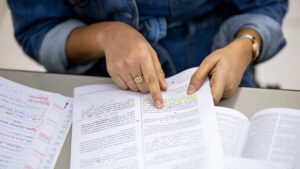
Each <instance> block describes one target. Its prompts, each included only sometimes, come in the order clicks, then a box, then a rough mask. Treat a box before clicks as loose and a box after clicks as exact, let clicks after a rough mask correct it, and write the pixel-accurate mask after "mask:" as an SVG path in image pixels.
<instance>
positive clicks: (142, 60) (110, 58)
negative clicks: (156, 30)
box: [97, 22, 167, 108]
mask: <svg viewBox="0 0 300 169" xmlns="http://www.w3.org/2000/svg"><path fill="white" fill-rule="evenodd" d="M102 32H105V33H101V34H99V35H98V37H97V38H98V39H99V43H102V47H103V49H104V53H105V57H106V63H107V70H108V73H109V75H110V76H111V78H112V80H113V81H114V82H115V83H116V84H117V85H118V86H119V87H120V88H122V89H128V88H129V89H130V90H132V91H141V92H144V93H145V92H149V91H150V93H151V96H152V99H153V102H154V105H155V107H157V108H162V106H163V98H162V95H161V89H162V90H166V88H167V84H166V82H165V75H164V72H163V70H162V68H161V65H160V62H159V60H158V57H157V54H156V52H155V51H154V50H153V49H152V47H151V45H150V44H149V43H148V42H147V41H146V40H145V39H144V37H143V36H142V35H141V34H140V33H139V32H138V31H136V30H135V29H133V28H132V27H130V26H129V25H127V24H124V23H121V22H112V23H111V26H107V27H106V28H104V30H102ZM140 75H143V77H144V80H143V81H142V82H141V83H135V82H134V81H133V79H134V78H135V77H137V76H140Z"/></svg>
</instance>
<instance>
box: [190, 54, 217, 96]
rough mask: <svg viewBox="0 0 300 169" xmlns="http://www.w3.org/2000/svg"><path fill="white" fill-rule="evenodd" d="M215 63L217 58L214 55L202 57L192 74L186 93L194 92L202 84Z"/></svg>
mask: <svg viewBox="0 0 300 169" xmlns="http://www.w3.org/2000/svg"><path fill="white" fill-rule="evenodd" d="M216 63H217V59H216V57H214V56H208V58H206V59H204V60H203V62H202V63H201V64H200V66H199V67H198V69H197V70H196V72H195V73H194V74H193V76H192V78H191V81H190V84H189V87H188V90H187V93H188V94H193V93H195V92H196V91H197V90H198V89H199V88H200V86H201V85H202V84H203V82H204V80H205V79H206V77H207V76H208V74H209V72H211V71H212V70H213V68H214V67H215V65H216Z"/></svg>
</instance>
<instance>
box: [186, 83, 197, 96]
mask: <svg viewBox="0 0 300 169" xmlns="http://www.w3.org/2000/svg"><path fill="white" fill-rule="evenodd" d="M195 90H196V88H195V86H194V85H192V84H190V85H189V87H188V90H187V94H193V93H194V92H195Z"/></svg>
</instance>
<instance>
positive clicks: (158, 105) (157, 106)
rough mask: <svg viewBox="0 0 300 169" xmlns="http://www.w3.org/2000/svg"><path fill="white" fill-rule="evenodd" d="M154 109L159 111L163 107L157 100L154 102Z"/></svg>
mask: <svg viewBox="0 0 300 169" xmlns="http://www.w3.org/2000/svg"><path fill="white" fill-rule="evenodd" d="M155 107H156V108H158V109H161V108H162V107H163V105H162V103H161V101H159V100H157V101H155Z"/></svg>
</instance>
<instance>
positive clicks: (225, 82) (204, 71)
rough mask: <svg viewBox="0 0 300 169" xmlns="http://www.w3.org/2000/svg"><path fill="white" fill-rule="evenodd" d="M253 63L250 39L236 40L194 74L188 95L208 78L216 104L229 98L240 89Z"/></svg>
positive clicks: (209, 59) (204, 63)
mask: <svg viewBox="0 0 300 169" xmlns="http://www.w3.org/2000/svg"><path fill="white" fill-rule="evenodd" d="M251 61H252V42H251V41H250V40H248V39H235V40H234V41H232V42H231V43H230V44H229V45H227V46H226V47H224V48H222V49H219V50H216V51H215V52H213V53H211V54H210V55H209V56H207V57H206V58H205V59H204V60H203V62H202V63H201V64H200V66H199V68H198V69H197V71H196V72H195V73H194V74H193V76H192V79H191V81H190V85H189V88H188V91H187V93H188V94H192V93H194V92H196V91H197V90H198V89H199V88H200V87H201V85H202V83H203V82H204V80H205V79H206V77H207V76H210V77H211V79H210V85H211V90H212V96H213V100H214V103H215V104H218V103H219V101H220V100H221V98H222V97H223V98H228V97H230V96H232V95H233V94H234V92H235V91H236V89H237V88H238V86H239V84H240V82H241V79H242V76H243V74H244V72H245V70H246V69H247V67H248V66H249V64H250V63H251Z"/></svg>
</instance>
